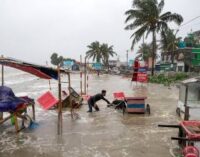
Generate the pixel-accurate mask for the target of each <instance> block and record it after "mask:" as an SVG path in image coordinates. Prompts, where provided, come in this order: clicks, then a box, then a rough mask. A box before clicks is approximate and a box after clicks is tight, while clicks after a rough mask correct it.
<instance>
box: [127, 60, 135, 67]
mask: <svg viewBox="0 0 200 157" xmlns="http://www.w3.org/2000/svg"><path fill="white" fill-rule="evenodd" d="M133 63H134V60H132V59H130V60H129V62H128V66H130V67H132V66H133Z"/></svg>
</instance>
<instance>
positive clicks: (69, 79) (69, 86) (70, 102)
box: [67, 73, 74, 119]
mask: <svg viewBox="0 0 200 157" xmlns="http://www.w3.org/2000/svg"><path fill="white" fill-rule="evenodd" d="M67 75H68V82H69V83H68V90H69V105H70V106H71V117H72V119H73V118H74V116H73V104H72V99H71V92H70V91H71V90H70V88H71V78H70V73H68V74H67Z"/></svg>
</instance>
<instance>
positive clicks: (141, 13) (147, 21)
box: [125, 0, 183, 75]
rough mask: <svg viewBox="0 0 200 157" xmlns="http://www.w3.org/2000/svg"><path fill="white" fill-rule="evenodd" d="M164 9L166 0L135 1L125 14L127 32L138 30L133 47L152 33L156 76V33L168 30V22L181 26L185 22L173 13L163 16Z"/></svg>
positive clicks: (135, 33) (133, 35)
mask: <svg viewBox="0 0 200 157" xmlns="http://www.w3.org/2000/svg"><path fill="white" fill-rule="evenodd" d="M163 7H164V0H161V1H160V3H158V1H157V0H134V1H133V5H132V9H130V10H128V11H126V12H125V14H126V15H127V18H126V20H125V23H128V22H131V23H130V24H128V25H127V26H126V27H125V29H126V30H136V31H135V32H134V33H133V34H132V35H131V38H133V41H132V46H131V48H132V49H133V47H134V45H135V44H136V43H137V42H138V41H140V39H141V38H142V37H143V36H144V35H146V37H147V36H148V35H149V34H150V33H152V41H153V46H152V48H153V50H152V51H153V52H152V71H151V74H152V75H154V61H155V56H156V33H158V32H160V31H162V30H166V29H168V24H167V23H168V22H172V21H173V22H175V23H176V24H178V25H180V24H181V22H182V21H183V18H182V16H181V15H179V14H176V13H171V12H166V13H163V14H161V12H162V10H163Z"/></svg>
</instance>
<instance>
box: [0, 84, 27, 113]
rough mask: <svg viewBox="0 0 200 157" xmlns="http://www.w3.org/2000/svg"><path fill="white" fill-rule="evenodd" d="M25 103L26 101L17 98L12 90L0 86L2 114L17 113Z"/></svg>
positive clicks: (0, 108) (0, 109) (0, 110)
mask: <svg viewBox="0 0 200 157" xmlns="http://www.w3.org/2000/svg"><path fill="white" fill-rule="evenodd" d="M25 102H26V101H25V100H23V99H21V98H19V97H16V96H15V94H14V93H13V91H12V89H11V88H9V87H6V86H0V112H10V111H15V110H16V108H17V107H18V106H19V105H20V104H23V103H25Z"/></svg>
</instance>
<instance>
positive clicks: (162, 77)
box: [149, 73, 188, 86]
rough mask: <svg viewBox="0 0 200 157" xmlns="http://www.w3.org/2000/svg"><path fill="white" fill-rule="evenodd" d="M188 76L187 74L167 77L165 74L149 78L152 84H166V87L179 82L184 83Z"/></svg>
mask: <svg viewBox="0 0 200 157" xmlns="http://www.w3.org/2000/svg"><path fill="white" fill-rule="evenodd" d="M187 77H188V75H187V74H186V73H176V74H174V75H172V76H165V75H164V74H158V75H154V76H150V77H149V82H150V83H158V84H164V85H166V86H168V85H170V84H172V83H176V82H178V81H182V80H184V79H186V78H187Z"/></svg>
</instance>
